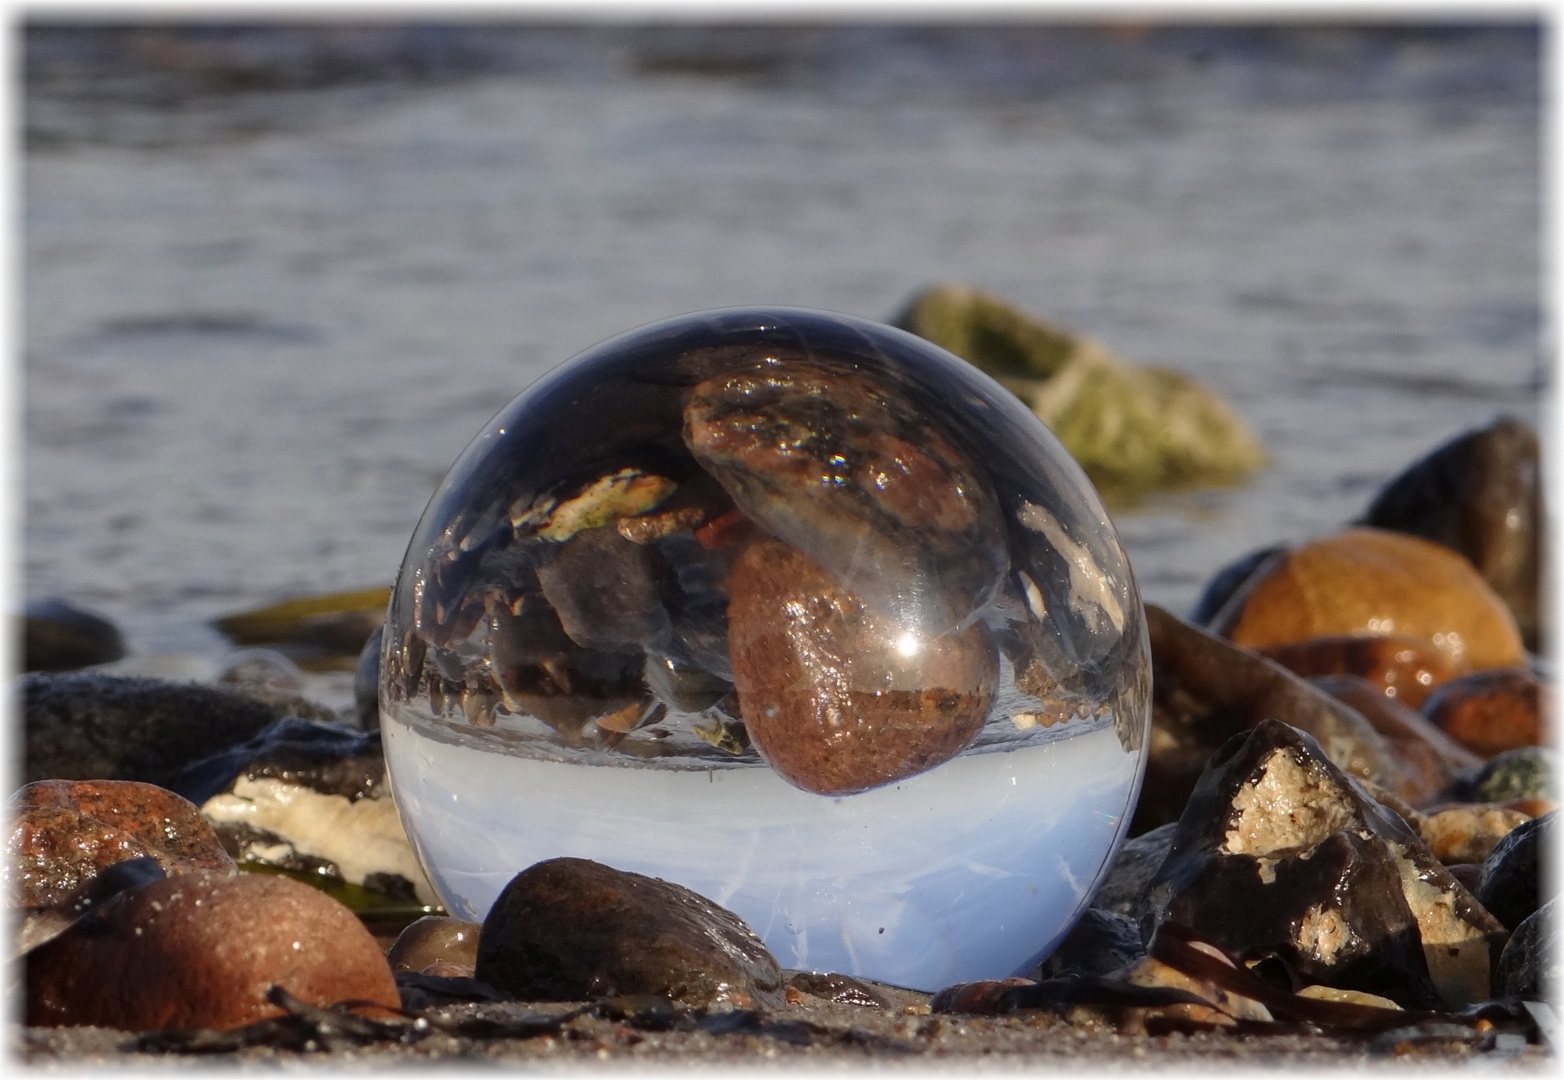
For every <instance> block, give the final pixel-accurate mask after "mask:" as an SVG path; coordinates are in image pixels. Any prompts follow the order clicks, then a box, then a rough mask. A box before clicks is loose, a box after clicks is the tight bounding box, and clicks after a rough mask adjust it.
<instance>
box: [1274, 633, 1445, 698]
mask: <svg viewBox="0 0 1564 1080" xmlns="http://www.w3.org/2000/svg"><path fill="white" fill-rule="evenodd" d="M1257 651H1258V652H1259V653H1260V654H1261V655H1262V656H1267V657H1270V658H1271V659H1272V660H1275V661H1276V662H1277V663H1278V664H1280V665H1282V667H1284V668H1286V669H1288V670H1289V671H1292V672H1295V673H1296V674H1299V675H1302V676H1303V677H1304V678H1306V679H1309V678H1313V677H1314V676H1316V675H1357V676H1359V677H1361V678H1364V679H1367V680H1368V681H1369V682H1371V683H1373V684H1374V685H1375V686H1376V687H1378V688H1379V691H1380V692H1381V693H1382V694H1384V695H1385V696H1386V697H1389V698H1395V699H1396V700H1397V701H1400V702H1404V703H1405V704H1407V705H1409V706H1411V707H1412V708H1414V709H1415V708H1417V707H1418V706H1419V705H1421V704H1422V703H1423V699H1424V698H1426V697H1427V696H1428V695H1429V694H1430V693H1431V692H1432V691H1433V689H1434V688H1435V687H1436V686H1438V685H1440V684H1441V683H1445V682H1448V681H1450V680H1451V679H1453V678H1455V677H1456V676H1457V675H1459V674H1461V670H1462V669H1460V668H1457V667H1456V666H1455V664H1454V663H1453V662H1452V661H1451V659H1450V654H1449V653H1447V652H1445V651H1444V650H1443V649H1440V648H1437V647H1436V646H1435V645H1434V644H1433V643H1432V642H1428V641H1422V640H1419V639H1418V638H1412V637H1404V636H1401V635H1395V636H1390V637H1369V636H1361V635H1349V634H1332V635H1328V636H1326V637H1317V638H1310V639H1309V640H1307V641H1299V642H1295V643H1293V644H1290V645H1270V646H1267V647H1265V648H1262V649H1259V650H1257Z"/></svg>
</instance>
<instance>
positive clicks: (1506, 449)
mask: <svg viewBox="0 0 1564 1080" xmlns="http://www.w3.org/2000/svg"><path fill="white" fill-rule="evenodd" d="M1363 524H1365V525H1372V526H1374V527H1376V528H1381V529H1394V530H1397V531H1399V532H1406V533H1412V534H1415V535H1417V536H1422V537H1426V538H1427V539H1429V540H1432V541H1434V542H1436V543H1439V544H1443V545H1445V546H1446V547H1449V548H1452V549H1454V550H1455V551H1459V552H1460V553H1461V554H1462V555H1464V556H1466V558H1467V559H1469V560H1470V561H1471V563H1472V565H1473V566H1475V567H1476V568H1477V571H1478V573H1480V574H1481V575H1482V576H1483V578H1484V580H1486V581H1487V582H1488V584H1489V585H1490V586H1491V587H1492V588H1493V591H1494V592H1495V593H1497V594H1498V596H1499V597H1500V598H1501V599H1502V600H1503V601H1504V603H1505V604H1506V605H1507V606H1508V607H1509V609H1510V611H1511V612H1512V613H1513V615H1514V617H1515V622H1516V624H1517V625H1518V626H1519V627H1520V630H1521V633H1522V635H1523V636H1524V638H1525V640H1526V643H1527V646H1528V648H1531V649H1536V648H1537V646H1538V641H1539V631H1540V625H1541V608H1540V605H1539V599H1538V595H1539V589H1538V583H1539V580H1540V569H1541V559H1542V552H1543V551H1544V550H1545V548H1546V541H1545V536H1544V527H1543V525H1544V519H1543V508H1542V482H1541V447H1540V445H1539V442H1538V439H1537V433H1536V432H1535V431H1533V430H1532V429H1531V427H1530V426H1529V425H1527V424H1526V423H1524V422H1522V421H1520V420H1518V419H1516V418H1514V417H1509V416H1506V417H1501V418H1499V419H1498V420H1496V421H1495V422H1494V423H1492V424H1490V425H1489V426H1488V427H1485V428H1478V429H1476V430H1473V431H1469V432H1466V433H1464V434H1462V435H1459V436H1457V437H1456V438H1454V439H1451V440H1450V441H1449V442H1447V443H1445V444H1443V445H1442V446H1439V447H1438V448H1436V449H1435V450H1434V451H1432V452H1431V453H1430V454H1428V456H1427V457H1424V458H1421V459H1419V460H1418V461H1416V462H1413V463H1412V464H1411V465H1409V466H1408V467H1407V468H1406V469H1405V471H1403V472H1402V473H1401V474H1399V475H1398V476H1396V477H1395V478H1393V479H1392V480H1391V481H1390V482H1389V483H1387V484H1386V485H1385V486H1384V487H1383V488H1382V489H1381V490H1380V492H1379V494H1377V495H1376V496H1375V497H1374V501H1373V502H1372V503H1371V504H1370V505H1369V508H1368V510H1367V511H1366V512H1365V513H1364V515H1363Z"/></svg>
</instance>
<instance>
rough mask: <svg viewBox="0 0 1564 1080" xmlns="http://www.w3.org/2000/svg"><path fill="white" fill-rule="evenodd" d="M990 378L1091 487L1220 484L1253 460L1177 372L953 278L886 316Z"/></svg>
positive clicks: (1259, 456)
mask: <svg viewBox="0 0 1564 1080" xmlns="http://www.w3.org/2000/svg"><path fill="white" fill-rule="evenodd" d="M893 321H894V323H895V325H897V326H899V327H901V328H902V329H904V330H908V331H911V332H912V333H914V334H917V335H918V336H919V337H922V338H924V339H926V340H928V341H932V342H933V343H934V344H936V345H938V346H940V347H941V348H943V349H945V350H947V351H949V352H952V353H954V354H955V355H957V356H959V357H961V358H962V359H964V360H966V361H968V362H969V363H971V364H973V365H975V366H976V367H977V368H979V369H980V370H982V371H984V372H985V373H987V374H988V375H990V376H992V377H993V378H994V379H995V380H996V381H997V382H999V383H1000V384H1001V385H1002V386H1004V387H1005V388H1006V389H1008V390H1010V391H1011V392H1012V393H1014V394H1015V395H1016V396H1017V397H1019V398H1020V399H1021V400H1022V401H1024V402H1026V403H1027V405H1028V406H1030V407H1031V409H1032V411H1033V412H1034V413H1036V414H1037V415H1038V417H1039V418H1040V419H1041V420H1042V421H1043V423H1045V424H1047V425H1048V427H1049V428H1050V429H1051V430H1052V431H1053V432H1054V434H1055V435H1057V436H1058V437H1059V441H1060V442H1062V443H1063V444H1064V446H1065V449H1066V450H1068V451H1069V452H1070V453H1071V454H1072V455H1073V456H1074V457H1075V459H1076V460H1077V461H1078V462H1080V464H1081V467H1082V468H1084V469H1085V470H1086V474H1087V475H1088V476H1090V477H1091V479H1092V482H1093V483H1094V484H1096V485H1097V487H1098V488H1099V489H1100V490H1101V491H1102V493H1103V495H1104V496H1105V497H1108V498H1112V499H1119V500H1123V499H1131V498H1134V497H1136V496H1138V495H1142V494H1145V493H1147V492H1151V491H1156V490H1161V489H1167V488H1187V487H1197V486H1203V485H1207V484H1231V483H1236V482H1237V481H1239V480H1241V479H1243V478H1244V477H1245V476H1247V475H1248V474H1249V473H1250V472H1251V471H1252V470H1254V469H1255V468H1257V467H1259V466H1260V465H1262V464H1263V463H1264V462H1265V451H1264V450H1263V449H1262V448H1261V446H1260V443H1259V441H1258V440H1257V439H1256V438H1255V436H1254V433H1253V432H1252V431H1251V430H1250V429H1249V427H1248V425H1247V424H1245V423H1244V421H1243V420H1242V419H1241V418H1239V416H1238V415H1237V414H1236V413H1235V412H1234V411H1233V410H1232V408H1231V406H1229V405H1228V404H1227V402H1226V401H1225V400H1223V399H1222V397H1221V396H1220V395H1218V394H1217V393H1215V392H1214V391H1212V390H1210V389H1209V388H1207V387H1205V386H1202V385H1201V384H1200V383H1198V382H1196V381H1195V380H1194V379H1191V378H1190V377H1189V376H1187V375H1184V374H1182V373H1181V372H1177V371H1170V370H1167V369H1165V368H1154V367H1138V366H1136V365H1133V364H1130V363H1128V362H1126V361H1124V360H1122V359H1120V358H1119V357H1117V356H1115V355H1114V354H1113V353H1112V352H1110V351H1109V350H1108V349H1107V348H1106V347H1105V346H1103V345H1102V344H1100V343H1098V342H1096V341H1092V340H1091V339H1089V338H1084V337H1080V336H1078V335H1076V334H1073V333H1071V332H1070V331H1068V330H1065V329H1063V328H1061V327H1057V326H1053V325H1050V324H1049V323H1047V322H1045V321H1043V320H1041V319H1037V318H1034V317H1033V316H1030V315H1027V314H1025V313H1024V312H1021V311H1019V310H1017V309H1016V308H1015V307H1013V306H1012V305H1010V304H1008V303H1006V302H1005V301H1003V300H1001V299H999V298H998V297H994V296H990V295H987V294H985V293H982V292H978V291H976V290H974V289H969V288H965V287H963V286H953V285H952V286H941V287H938V288H934V289H930V290H928V291H927V292H924V293H922V294H921V295H919V296H917V297H915V298H914V299H913V300H912V302H911V303H909V304H908V305H907V307H906V308H905V309H904V310H903V311H902V312H901V314H899V315H898V316H896V318H895V319H894V320H893Z"/></svg>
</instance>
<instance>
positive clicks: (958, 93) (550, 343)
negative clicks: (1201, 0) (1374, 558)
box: [19, 22, 1544, 654]
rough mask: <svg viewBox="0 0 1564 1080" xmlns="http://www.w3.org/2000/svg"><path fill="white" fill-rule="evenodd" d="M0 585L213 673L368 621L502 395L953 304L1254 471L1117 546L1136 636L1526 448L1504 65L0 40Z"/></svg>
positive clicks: (799, 36) (386, 29) (1344, 30)
mask: <svg viewBox="0 0 1564 1080" xmlns="http://www.w3.org/2000/svg"><path fill="white" fill-rule="evenodd" d="M23 43H24V67H25V88H24V93H23V96H22V106H23V113H24V120H25V125H26V133H25V153H24V155H23V158H22V162H21V168H22V181H23V206H22V225H23V243H22V246H21V250H20V253H19V254H20V261H21V273H22V283H23V290H22V308H21V310H22V315H23V327H22V342H21V344H22V351H23V368H22V372H23V380H22V390H23V396H24V403H23V404H24V409H25V415H24V424H25V427H24V431H23V446H22V449H23V457H22V467H23V491H22V495H23V498H24V503H23V515H24V517H23V525H24V545H25V547H24V557H25V565H24V569H23V574H24V576H23V584H24V587H25V593H26V597H27V598H28V599H32V598H36V597H43V596H62V597H65V598H68V599H70V600H73V601H75V602H77V603H80V604H83V605H86V606H89V607H92V608H95V609H97V610H99V611H102V612H104V613H105V614H107V615H109V616H110V617H111V618H113V619H115V620H116V621H117V622H119V623H120V624H121V625H122V626H124V627H125V628H126V630H127V632H128V635H129V637H130V639H131V644H132V647H133V649H134V650H136V651H140V652H161V651H188V652H195V653H208V654H211V653H215V652H216V651H219V650H220V649H221V647H222V644H221V642H220V640H219V639H218V638H217V637H216V635H215V632H214V631H212V630H210V629H209V628H208V627H207V625H206V623H207V620H209V619H210V618H211V617H213V616H215V615H219V614H222V613H226V612H230V611H234V610H238V609H242V608H245V607H249V606H253V605H257V604H261V603H266V602H269V601H271V600H275V599H280V598H283V597H286V596H290V595H296V594H302V593H310V592H320V591H328V590H336V589H350V588H361V587H365V586H372V585H378V584H387V583H389V582H390V580H391V579H392V577H393V575H394V574H395V571H396V568H397V565H398V563H399V562H400V559H401V556H402V553H403V549H404V547H405V545H406V543H407V540H408V537H409V535H410V534H411V532H412V529H413V526H414V524H415V522H416V520H417V518H418V515H419V514H420V512H421V511H422V509H423V506H424V503H425V501H426V500H427V499H428V497H429V495H430V493H431V491H432V490H433V488H434V485H435V484H436V483H437V482H438V480H439V479H440V477H441V476H442V475H443V473H444V472H445V470H446V468H447V467H448V466H449V464H450V463H451V462H452V460H453V459H454V458H455V457H456V455H457V454H458V453H459V452H460V450H461V449H462V447H463V446H464V445H465V444H466V442H467V441H468V440H469V439H470V438H471V437H472V436H473V435H475V434H476V433H477V432H478V430H479V429H480V428H481V427H482V426H483V425H484V423H485V422H486V421H487V420H488V419H489V417H490V416H492V415H493V413H494V412H496V411H497V410H498V409H499V408H500V407H501V406H503V405H504V404H505V403H506V402H507V401H508V400H509V399H510V398H511V397H513V396H514V395H515V394H517V393H518V392H520V391H521V390H522V389H523V388H524V387H526V385H527V384H528V383H530V382H531V381H532V380H533V379H535V378H537V377H538V376H539V375H541V374H542V373H543V372H545V371H547V370H548V369H549V368H551V367H552V366H554V365H555V364H557V363H559V362H561V361H563V360H565V359H567V358H568V357H570V356H571V355H573V354H575V353H576V352H578V351H580V350H582V349H584V348H587V347H588V346H590V345H592V344H594V343H596V342H598V341H600V340H602V339H604V338H606V337H609V336H612V335H614V334H617V333H619V332H621V331H624V330H627V329H630V328H631V327H634V326H637V325H640V324H642V323H646V322H650V321H653V320H656V319H660V318H663V317H666V316H670V315H674V314H679V313H682V312H687V311H692V310H698V309H703V308H713V307H723V306H729V305H740V304H789V305H798V306H804V307H821V308H829V309H833V310H837V311H844V312H849V313H852V314H856V315H862V316H867V317H870V318H882V319H883V318H887V317H889V316H890V315H891V314H892V313H893V312H894V311H895V310H896V309H898V308H899V307H900V306H901V304H902V303H903V302H904V301H905V300H906V299H907V298H908V297H909V296H910V295H911V294H912V293H913V292H915V291H916V290H918V289H920V288H922V287H924V286H926V285H929V284H931V283H935V282H941V281H952V282H963V283H967V284H972V285H976V286H978V287H981V288H984V289H988V290H991V291H993V292H995V293H998V294H999V295H1001V296H1003V297H1006V298H1008V299H1009V300H1011V301H1013V302H1015V303H1017V304H1019V305H1021V306H1022V307H1024V308H1026V309H1028V310H1031V311H1033V312H1035V313H1037V314H1040V315H1044V316H1046V317H1049V318H1052V319H1056V320H1060V321H1062V322H1064V323H1067V324H1069V325H1071V326H1073V327H1075V328H1076V329H1078V330H1080V331H1082V332H1084V333H1087V334H1090V335H1093V336H1095V337H1098V338H1100V339H1101V340H1103V341H1105V342H1107V343H1108V344H1109V345H1110V346H1111V347H1112V348H1114V349H1115V350H1117V351H1118V352H1120V353H1121V354H1122V355H1124V356H1125V357H1127V358H1130V359H1132V360H1135V361H1138V362H1142V363H1154V364H1161V365H1168V366H1173V367H1178V368H1181V369H1184V370H1186V371H1189V372H1191V373H1193V374H1194V375H1196V376H1197V377H1199V378H1201V379H1202V380H1204V381H1206V382H1208V383H1210V384H1212V385H1214V386H1216V387H1219V388H1220V389H1221V390H1222V391H1223V392H1224V393H1225V394H1226V395H1227V396H1228V397H1229V399H1230V400H1231V401H1232V402H1233V403H1234V404H1235V406H1236V407H1237V408H1238V409H1239V411H1240V412H1242V413H1243V415H1244V416H1245V417H1246V418H1247V419H1248V420H1249V422H1250V423H1251V424H1252V425H1253V426H1254V427H1255V428H1256V429H1257V431H1258V432H1259V434H1260V436H1261V438H1262V439H1263V440H1264V442H1265V443H1266V445H1267V447H1268V448H1269V451H1270V453H1271V454H1272V458H1273V460H1272V464H1271V465H1270V466H1269V468H1267V469H1266V470H1265V471H1264V472H1263V473H1261V474H1260V475H1258V476H1257V477H1256V478H1255V479H1254V481H1253V482H1252V483H1250V484H1248V485H1246V486H1244V487H1242V488H1236V489H1232V490H1207V491H1200V492H1193V493H1186V494H1179V495H1168V496H1161V497H1157V498H1154V499H1151V500H1148V501H1146V502H1145V503H1143V504H1141V505H1139V506H1136V507H1132V508H1125V509H1121V510H1119V511H1118V512H1117V513H1116V515H1115V518H1116V521H1117V524H1118V526H1119V528H1120V531H1121V532H1122V534H1123V535H1124V538H1125V541H1126V544H1127V546H1128V549H1129V551H1130V554H1131V558H1132V560H1133V562H1134V567H1135V570H1136V573H1137V576H1138V579H1139V582H1140V585H1141V589H1142V592H1143V594H1144V595H1145V597H1146V598H1147V599H1148V600H1152V601H1156V602H1159V603H1162V604H1165V605H1169V606H1171V607H1173V608H1175V609H1179V610H1182V609H1184V608H1186V607H1187V606H1188V605H1189V604H1190V603H1191V602H1192V601H1193V599H1194V598H1195V596H1196V595H1197V593H1198V591H1199V588H1200V586H1201V584H1202V583H1203V582H1204V581H1205V579H1206V578H1207V577H1208V576H1209V574H1210V573H1211V572H1212V571H1213V570H1214V569H1216V568H1217V567H1218V566H1220V565H1221V564H1222V563H1224V562H1226V561H1227V560H1228V559H1230V558H1232V557H1234V556H1236V555H1239V554H1242V553H1243V552H1245V551H1247V550H1249V549H1251V548H1253V547H1255V546H1258V545H1261V544H1267V543H1270V542H1273V541H1277V540H1284V539H1295V538H1301V537H1306V536H1310V535H1315V534H1319V533H1322V532H1325V531H1328V530H1330V529H1333V528H1335V527H1337V526H1338V525H1340V524H1341V523H1343V522H1345V521H1347V520H1349V519H1351V518H1352V517H1353V516H1355V515H1356V514H1358V513H1359V512H1360V511H1361V510H1362V509H1363V508H1364V506H1365V505H1366V503H1367V501H1368V499H1369V498H1370V496H1371V495H1372V494H1373V492H1374V490H1375V489H1376V488H1377V487H1378V485H1379V484H1381V483H1382V482H1383V481H1384V480H1385V479H1387V478H1388V477H1390V476H1391V475H1393V474H1394V473H1395V472H1397V471H1399V470H1400V469H1401V468H1402V467H1403V466H1404V465H1405V464H1406V463H1407V462H1409V461H1410V460H1412V459H1413V458H1415V457H1417V456H1419V455H1421V454H1422V453H1423V452H1425V451H1426V450H1428V449H1429V448H1431V447H1432V446H1433V445H1435V444H1436V443H1438V442H1440V441H1442V440H1444V439H1446V438H1448V437H1449V436H1451V435H1454V434H1456V433H1457V432H1459V431H1461V430H1463V429H1465V428H1468V427H1471V426H1474V425H1478V424H1482V423H1486V422H1487V421H1489V420H1490V419H1492V418H1493V417H1495V416H1496V415H1498V414H1500V413H1504V412H1508V413H1513V414H1516V415H1519V416H1521V417H1523V418H1525V419H1527V420H1528V421H1530V422H1532V423H1537V422H1538V415H1539V399H1540V396H1541V394H1542V392H1543V390H1544V368H1543V365H1542V363H1541V361H1540V359H1539V356H1540V342H1539V334H1540V324H1541V318H1540V310H1541V309H1540V293H1539V289H1540V232H1539V229H1540V214H1541V208H1540V148H1539V142H1540V140H1539V96H1540V78H1539V33H1538V30H1537V28H1536V26H1535V25H1528V24H1524V23H1514V24H1492V25H1480V26H1479V25H1463V26H1431V25H1425V26H1410V25H1409V26H1398V27H1384V28H1372V27H1364V26H1351V27H1337V28H1331V27H1324V26H1313V27H1307V28H1294V29H1289V28H1285V27H1250V28H1241V27H1239V28H1233V27H1217V26H1184V27H1179V26H1171V27H1162V28H1134V27H1120V28H1112V27H1105V26H1104V27H1062V26H1047V25H1029V26H976V27H912V26H892V25H881V26H829V25H828V26H814V27H804V26H793V27H762V26H735V27H726V28H722V27H695V26H690V27H642V28H637V27H628V26H596V27H589V26H580V27H572V26H557V25H556V26H531V27H529V26H521V25H509V24H499V23H495V24H480V23H473V24H467V25H458V26H393V25H374V26H360V27H303V26H286V25H280V24H279V25H272V26H261V25H255V26H242V25H223V26H215V27H205V28H197V27H174V28H154V27H148V26H140V27H110V26H104V25H94V24H87V23H82V24H76V25H71V24H64V23H60V24H51V25H44V24H41V23H38V22H35V23H34V24H32V25H31V26H29V27H28V28H27V31H26V33H25V36H24V38H23Z"/></svg>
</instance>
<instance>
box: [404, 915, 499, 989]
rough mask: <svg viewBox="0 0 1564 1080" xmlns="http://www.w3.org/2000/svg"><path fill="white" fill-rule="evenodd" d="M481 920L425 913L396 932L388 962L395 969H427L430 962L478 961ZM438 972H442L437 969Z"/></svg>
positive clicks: (466, 963) (464, 963)
mask: <svg viewBox="0 0 1564 1080" xmlns="http://www.w3.org/2000/svg"><path fill="white" fill-rule="evenodd" d="M480 929H481V926H480V924H478V923H474V922H467V921H466V920H465V919H452V918H449V917H448V916H443V915H425V916H424V917H423V918H421V919H419V920H418V921H416V922H414V923H412V924H410V925H409V926H408V927H407V928H406V929H405V930H403V931H402V932H401V933H400V934H398V935H397V938H396V941H394V942H392V944H391V948H390V951H388V952H387V953H386V962H387V963H388V964H390V965H391V970H392V971H397V972H401V971H424V970H426V969H427V968H428V967H429V966H430V965H431V964H445V965H449V966H453V967H463V968H466V969H467V971H466V974H468V975H471V974H472V969H473V968H474V967H475V966H476V965H477V963H478V932H479V930H480ZM436 974H439V973H438V972H437V973H436Z"/></svg>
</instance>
